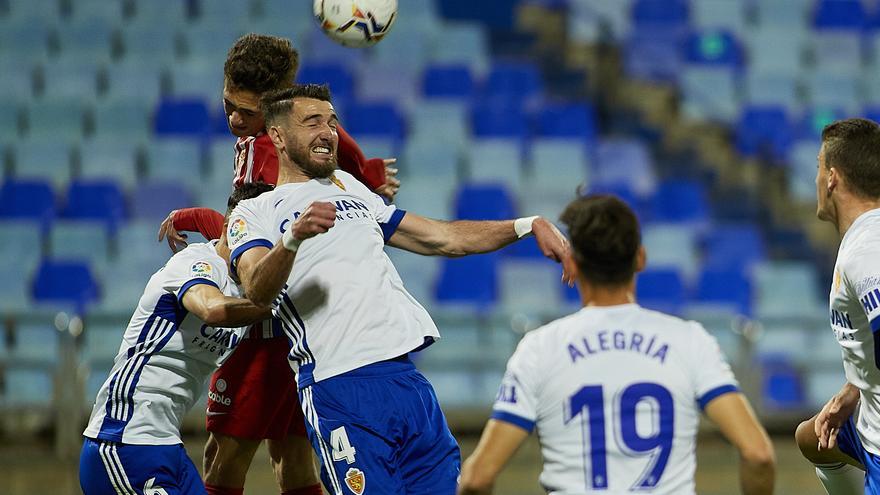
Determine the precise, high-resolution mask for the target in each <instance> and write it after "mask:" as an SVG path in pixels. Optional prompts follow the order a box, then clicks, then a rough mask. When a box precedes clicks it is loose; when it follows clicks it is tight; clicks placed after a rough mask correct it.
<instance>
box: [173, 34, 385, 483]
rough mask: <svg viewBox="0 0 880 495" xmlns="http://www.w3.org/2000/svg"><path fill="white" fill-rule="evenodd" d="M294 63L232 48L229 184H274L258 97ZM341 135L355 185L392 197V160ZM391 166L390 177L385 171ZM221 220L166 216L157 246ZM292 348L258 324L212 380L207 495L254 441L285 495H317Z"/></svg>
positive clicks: (259, 44) (187, 212) (274, 163)
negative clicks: (290, 360) (371, 154)
mask: <svg viewBox="0 0 880 495" xmlns="http://www.w3.org/2000/svg"><path fill="white" fill-rule="evenodd" d="M298 64H299V58H298V54H297V52H296V50H294V49H293V47H292V46H291V43H290V40H288V39H285V38H279V37H274V36H267V35H260V34H248V35H245V36H243V37H241V38H240V39H239V40H237V41H236V43H235V44H234V45H233V46H232V48H231V49H230V51H229V54H228V56H227V59H226V62H225V64H224V69H223V72H224V85H223V107H224V110H225V112H226V118H227V124H228V126H229V130H230V132H231V133H232V134H233V135H235V136H236V137H237V138H238V139H237V141H236V143H235V155H234V172H235V176H234V178H233V183H232V185H233V187H234V188H236V187H240V186H241V185H243V184H247V183H250V182H254V181H262V182H266V183H269V184H275V183H276V181H277V180H278V157H277V155H276V153H275V147H274V146H273V145H272V141H271V140H270V139H269V136H268V135H267V134H266V132H265V122H264V119H263V114H262V112H261V110H260V106H259V99H260V96H261V95H262V94H263V93H265V92H266V91H270V90H276V89H281V88H285V87H288V86H290V85H291V84H292V81H293V79H294V77H295V75H296V71H297V68H298ZM339 133H340V151H339V157H340V165H341V167H342V168H343V169H344V170H346V171H348V172H350V173H352V175H354V176H355V177H357V178H358V180H360V181H362V182H364V183H365V184H367V185H368V187H369V188H370V189H374V190H375V191H376V192H377V193H379V194H382V195H383V196H385V197H387V198H388V199H393V197H394V194H395V193H396V192H397V188H398V186H399V184H400V183H399V182H398V181H397V179H396V178H395V177H394V175H395V174H396V169H394V168H390V165H391V164H392V163H393V162H394V160H393V159H392V160H384V161H383V160H382V159H378V158H376V159H370V160H367V159H366V158H365V157H364V155H363V152H361V150H360V148H359V147H358V146H357V144H356V143H355V142H354V140H353V139H352V138H351V137H350V136H348V135H347V134H345V132H344V131H343V130H341V129H340V130H339ZM386 167H387V170H386ZM222 229H223V216H222V215H220V214H219V213H216V212H214V211H213V210H210V209H207V208H188V209H184V210H178V211H174V212H172V213H171V214H170V215H169V217H168V219H166V221H165V222H163V224H162V227H161V228H160V240H161V239H162V238H163V237H167V238H168V243H169V246H171V247H172V249H177V247H178V246H180V245H185V244H186V241H185V237H184V236H183V235H181V234H179V233H178V231H184V230H185V231H198V232H201V233H202V234H203V235H204V236H205V238H207V239H216V238H218V237H219V236H220V232H221V231H222ZM288 347H289V346H288V343H287V339H286V337H284V335H283V333H282V332H281V330H280V325H278V324H277V321H276V323H275V324H273V323H270V322H266V323H264V324H258V325H255V326H254V328H253V329H252V330H251V332H250V333H249V335H248V339H246V340H245V341H244V342H242V343H241V345H240V346H239V349H238V352H236V353H235V355H234V356H233V357H232V358H231V359H230V360H229V361H227V362H226V363H225V364H224V365H223V366H222V367H221V368H220V369H219V370H218V371H217V372H216V373H215V374H214V376H213V377H212V379H211V383H210V392H211V393H210V394H209V402H208V411H207V419H206V422H207V430H208V435H209V436H208V441H207V444H206V446H205V459H204V465H205V483H206V484H207V489H208V492H209V494H210V495H240V494H241V493H242V492H243V489H244V484H245V479H246V475H247V471H248V469H249V467H250V464H251V462H252V460H253V456H254V453H255V452H256V450H257V448H258V447H259V444H260V443H261V441H262V440H263V439H266V440H267V442H266V443H267V447H268V450H269V456H270V459H271V462H272V466H273V470H274V472H275V476H276V480H277V482H278V485H279V488H280V491H281V492H282V494H284V495H320V494H321V488H320V482H319V480H318V475H317V473H316V472H315V470H314V467H313V465H314V461H313V457H312V453H311V446H310V445H309V442H308V440H307V438H306V432H305V420H304V419H303V415H302V410H301V409H300V406H299V399H298V398H297V394H296V383H295V382H294V377H293V374H292V372H291V370H290V366H289V365H288V364H287V351H288Z"/></svg>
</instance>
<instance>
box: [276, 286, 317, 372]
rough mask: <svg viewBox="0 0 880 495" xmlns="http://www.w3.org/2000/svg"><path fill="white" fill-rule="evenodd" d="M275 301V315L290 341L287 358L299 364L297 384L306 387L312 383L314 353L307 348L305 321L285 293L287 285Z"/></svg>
mask: <svg viewBox="0 0 880 495" xmlns="http://www.w3.org/2000/svg"><path fill="white" fill-rule="evenodd" d="M277 302H278V306H277V316H278V317H279V318H280V319H281V322H282V323H283V324H284V330H285V332H286V333H287V334H288V335H287V339H288V341H290V343H291V346H290V356H289V357H288V359H290V360H293V361H296V362H297V364H298V365H299V370H298V371H297V384H298V385H299V386H300V387H306V386H308V385H311V384H312V383H314V377H313V376H312V372H313V370H314V369H315V355H314V354H312V351H311V349H309V342H308V340H307V339H306V325H305V322H303V319H302V318H301V317H300V316H299V313H298V312H297V311H296V307H294V305H293V301H292V300H291V299H290V295H289V294H288V293H287V285H285V286H284V289H283V290H282V291H281V294H280V295H279V296H278V299H277ZM309 365H311V366H309Z"/></svg>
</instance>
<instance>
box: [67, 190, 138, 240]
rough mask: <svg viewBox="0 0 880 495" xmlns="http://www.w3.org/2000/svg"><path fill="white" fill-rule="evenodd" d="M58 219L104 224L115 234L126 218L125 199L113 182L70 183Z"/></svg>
mask: <svg viewBox="0 0 880 495" xmlns="http://www.w3.org/2000/svg"><path fill="white" fill-rule="evenodd" d="M59 217H60V218H65V219H69V220H97V221H103V222H105V225H106V226H107V228H108V229H109V230H110V232H115V230H116V229H117V228H118V227H119V225H120V223H121V222H122V220H124V219H125V218H126V214H125V198H124V196H123V194H122V191H121V190H120V189H119V186H118V185H117V184H116V183H115V182H113V181H102V180H94V181H79V180H75V181H72V182H71V183H70V186H69V187H68V189H67V194H66V198H65V203H64V207H63V208H62V209H61V211H60V214H59Z"/></svg>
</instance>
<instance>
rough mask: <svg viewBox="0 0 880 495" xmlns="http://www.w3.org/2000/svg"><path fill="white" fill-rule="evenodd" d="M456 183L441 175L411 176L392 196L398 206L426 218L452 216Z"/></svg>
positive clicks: (443, 218)
mask: <svg viewBox="0 0 880 495" xmlns="http://www.w3.org/2000/svg"><path fill="white" fill-rule="evenodd" d="M456 185H457V184H456V183H455V181H454V180H446V179H445V178H443V177H440V176H437V177H430V176H428V177H422V176H418V177H411V178H408V179H406V187H402V188H401V189H400V192H398V193H397V196H395V198H394V204H396V205H397V206H398V207H400V208H402V209H404V210H406V211H412V212H413V213H416V214H418V215H421V216H425V217H428V218H437V219H441V220H448V219H451V218H452V200H453V194H454V192H455V188H456Z"/></svg>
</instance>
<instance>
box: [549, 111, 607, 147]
mask: <svg viewBox="0 0 880 495" xmlns="http://www.w3.org/2000/svg"><path fill="white" fill-rule="evenodd" d="M536 121H537V122H536V124H537V125H536V128H537V129H536V131H537V132H536V134H537V135H538V136H541V137H563V138H582V139H583V140H584V141H585V142H586V143H589V144H593V143H594V142H595V140H596V134H597V130H596V121H595V116H594V115H593V109H592V108H591V107H589V106H587V105H580V104H555V105H545V106H544V107H543V108H541V109H540V110H539V111H538V115H537V118H536Z"/></svg>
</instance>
